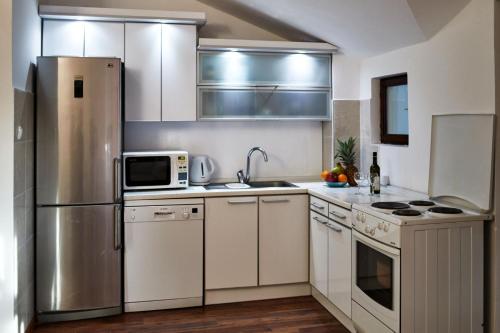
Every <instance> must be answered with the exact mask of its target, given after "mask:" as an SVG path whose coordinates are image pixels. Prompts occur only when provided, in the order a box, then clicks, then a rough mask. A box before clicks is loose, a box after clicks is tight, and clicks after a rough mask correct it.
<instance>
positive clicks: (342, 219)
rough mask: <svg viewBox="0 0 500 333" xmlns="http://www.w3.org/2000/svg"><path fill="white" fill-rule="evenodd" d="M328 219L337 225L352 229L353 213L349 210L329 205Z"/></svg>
mask: <svg viewBox="0 0 500 333" xmlns="http://www.w3.org/2000/svg"><path fill="white" fill-rule="evenodd" d="M328 217H329V218H330V219H332V220H334V221H335V222H337V223H340V224H343V225H345V226H346V227H349V228H351V227H352V221H351V217H352V214H351V211H350V210H348V209H345V208H342V207H339V206H337V205H334V204H331V203H329V204H328Z"/></svg>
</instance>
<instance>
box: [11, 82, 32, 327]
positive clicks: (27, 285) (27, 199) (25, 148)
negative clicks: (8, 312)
mask: <svg viewBox="0 0 500 333" xmlns="http://www.w3.org/2000/svg"><path fill="white" fill-rule="evenodd" d="M34 100H35V99H34V95H33V94H32V93H28V92H24V91H21V90H18V89H15V90H14V112H15V115H14V126H15V127H14V132H15V135H16V137H15V141H14V142H15V143H14V223H15V229H14V232H15V237H16V240H17V258H18V260H17V273H18V281H17V291H16V295H17V296H16V302H15V306H16V315H17V316H18V318H19V328H20V329H21V328H24V329H26V327H27V325H29V323H30V322H31V320H32V318H33V317H34V312H35V302H34V284H35V260H34V258H35V253H34V243H35V236H34V227H35V220H34V207H35V202H34V165H35V163H34V161H35V156H34V149H35V147H34V145H35V142H34V137H33V136H34V127H33V126H34ZM18 126H21V127H22V137H20V138H17V127H18Z"/></svg>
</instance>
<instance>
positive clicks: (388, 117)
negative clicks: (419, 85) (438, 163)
mask: <svg viewBox="0 0 500 333" xmlns="http://www.w3.org/2000/svg"><path fill="white" fill-rule="evenodd" d="M380 131H381V133H380V141H381V143H387V144H395V145H407V144H408V76H407V75H406V74H403V75H398V76H392V77H387V78H383V79H380Z"/></svg>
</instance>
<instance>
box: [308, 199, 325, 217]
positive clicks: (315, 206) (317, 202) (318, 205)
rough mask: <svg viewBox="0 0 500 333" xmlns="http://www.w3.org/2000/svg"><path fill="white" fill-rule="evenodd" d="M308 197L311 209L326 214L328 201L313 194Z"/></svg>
mask: <svg viewBox="0 0 500 333" xmlns="http://www.w3.org/2000/svg"><path fill="white" fill-rule="evenodd" d="M310 198H311V199H310V208H311V210H312V211H315V212H316V213H320V214H321V215H324V216H328V202H326V201H325V200H321V199H319V198H316V197H313V196H310Z"/></svg>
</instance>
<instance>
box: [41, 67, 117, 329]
mask: <svg viewBox="0 0 500 333" xmlns="http://www.w3.org/2000/svg"><path fill="white" fill-rule="evenodd" d="M121 151H122V112H121V62H120V60H119V59H115V58H109V59H108V58H71V57H39V58H38V75H37V117H36V203H37V208H36V309H37V314H38V318H39V320H41V321H59V320H71V319H81V318H90V317H99V316H105V315H111V314H116V313H120V312H121V306H122V299H121V291H122V285H121V283H122V282H121V281H122V278H121V271H122V269H121V262H122V260H121V238H122V237H121V228H122V227H121V175H120V170H121V168H120V161H121Z"/></svg>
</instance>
